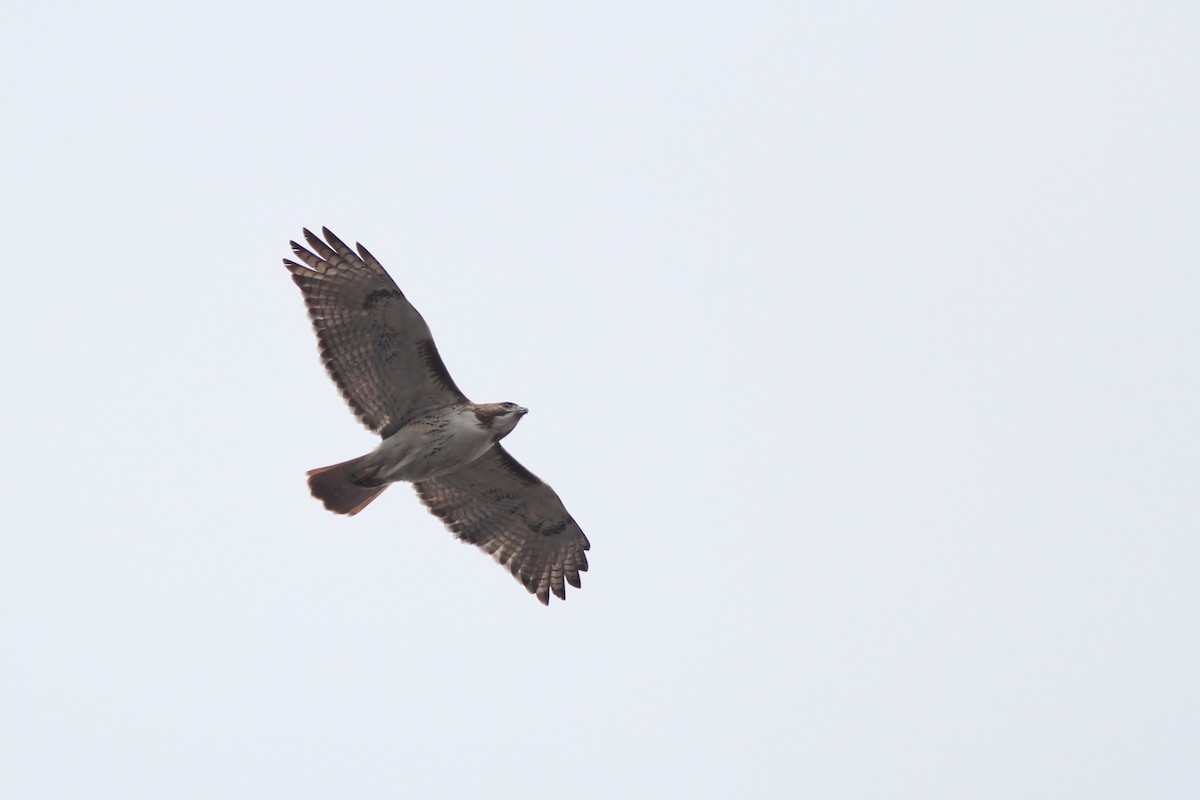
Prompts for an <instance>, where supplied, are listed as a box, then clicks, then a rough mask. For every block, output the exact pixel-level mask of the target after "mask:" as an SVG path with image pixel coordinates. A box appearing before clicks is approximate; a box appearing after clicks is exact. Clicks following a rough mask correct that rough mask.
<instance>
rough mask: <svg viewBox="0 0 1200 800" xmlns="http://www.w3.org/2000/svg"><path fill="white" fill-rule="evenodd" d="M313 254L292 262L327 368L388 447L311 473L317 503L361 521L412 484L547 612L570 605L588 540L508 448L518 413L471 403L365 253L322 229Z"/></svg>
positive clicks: (299, 253)
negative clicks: (392, 489)
mask: <svg viewBox="0 0 1200 800" xmlns="http://www.w3.org/2000/svg"><path fill="white" fill-rule="evenodd" d="M322 233H324V235H325V240H324V241H322V240H321V238H320V237H318V236H316V235H314V234H313V233H311V232H310V231H308V230H307V229H306V230H305V231H304V238H305V240H306V241H307V242H308V246H309V247H311V248H312V251H313V252H310V251H309V250H307V249H305V248H304V247H302V246H300V245H299V244H297V243H296V242H292V243H291V245H292V252H294V253H295V254H296V257H297V258H299V259H300V261H302V262H304V263H303V264H297V263H296V262H294V261H290V260H288V259H284V261H283V263H284V264H285V265H286V266H287V268H288V270H289V271H290V272H291V273H292V280H294V281H295V282H296V285H297V286H299V287H300V291H301V292H303V293H304V302H305V305H307V306H308V314H309V317H311V318H312V323H313V327H314V328H315V329H316V332H317V339H318V341H319V343H320V348H321V360H322V361H324V362H325V368H326V369H327V370H328V371H329V375H330V377H331V378H333V381H334V383H336V384H337V386H338V388H339V389H340V390H341V392H342V397H344V398H345V399H346V402H347V403H349V404H350V408H351V409H352V410H353V411H354V413H355V414H356V415H357V416H358V418H359V420H360V421H361V422H362V423H363V424H364V425H366V426H367V427H368V428H370V429H371V430H372V431H374V432H376V433H378V434H379V435H380V436H381V437H383V441H382V442H381V443H380V445H379V446H378V447H376V448H375V449H374V450H373V451H371V452H370V453H367V454H366V455H365V456H360V457H358V458H354V459H351V460H350V461H346V462H343V463H341V464H334V465H333V466H331V467H321V468H320V469H314V470H311V471H310V472H309V473H308V475H309V478H308V485H309V487H310V488H311V489H312V493H313V496H315V497H317V498H318V499H320V500H321V501H322V502H323V503H324V504H325V507H326V508H328V509H329V510H330V511H334V512H336V513H338V514H357V513H358V512H359V511H362V510H363V508H365V507H366V506H367V504H368V503H370V502H371V501H372V500H374V499H375V498H376V497H378V496H379V494H380V493H381V492H382V491H383V490H384V489H386V488H387V487H388V485H389V484H391V483H395V482H396V481H409V482H411V483H412V484H413V486H414V488H416V490H417V495H418V496H420V498H421V502H423V503H424V504H425V505H426V507H427V508H429V510H430V511H432V512H433V513H434V514H435V515H437V516H438V517H440V518H441V520H442V522H444V523H445V524H446V527H448V528H449V529H450V530H451V531H452V532H453V533H454V535H455V536H457V537H458V538H459V539H461V540H462V541H464V542H469V543H471V544H474V545H477V546H478V547H479V548H481V549H482V550H484V551H485V552H488V553H490V554H491V555H492V556H493V557H494V558H495V559H496V560H497V561H498V562H500V563H501V564H502V565H504V566H505V567H507V568H508V569H509V571H510V572H512V574H513V576H514V577H515V578H516V579H517V580H519V581H520V582H521V583H522V584H524V585H525V588H526V589H528V590H529V591H530V592H531V593H533V594H536V595H537V597H538V599H539V600H541V601H542V602H543V603H545V604H547V605H548V604H549V602H550V593H551V592H553V593H554V594H555V595H557V596H558V597H559V598H562V599H565V598H566V593H567V590H566V584H568V583H569V584H571V585H572V586H574V587H576V588H579V573H581V572H585V571H586V570H587V568H588V563H587V555H586V553H585V551H586V550H588V549H589V548H590V545H589V544H588V540H587V537H586V536H584V535H583V531H581V530H580V529H579V526H578V525H577V524H576V523H575V520H573V519H572V518H571V515H570V514H568V513H567V509H566V508H565V507H564V506H563V503H562V501H561V500H559V499H558V495H557V494H555V493H554V490H553V489H551V488H550V487H549V486H547V485H546V484H545V483H542V481H540V480H539V479H538V478H537V476H536V475H534V474H533V473H532V472H530V471H529V470H527V469H525V468H524V467H522V466H521V465H520V464H519V463H518V462H517V460H516V459H515V458H513V457H512V456H511V455H509V454H508V451H507V450H505V449H504V448H503V447H501V446H500V440H501V439H503V438H504V437H505V436H507V435H508V434H509V433H511V432H512V430H513V428H515V427H516V425H517V423H518V422H519V421H520V419H521V417H523V416H524V415H525V413H526V409H524V408H522V407H521V406H519V405H516V404H515V403H483V404H477V403H472V402H471V401H470V400H468V399H467V398H466V396H464V395H463V393H462V392H460V391H459V389H458V387H457V386H455V385H454V380H453V379H452V378H451V377H450V373H449V372H447V371H446V365H445V364H443V363H442V359H441V356H439V355H438V351H437V347H436V346H435V345H434V343H433V337H432V336H431V335H430V333H429V326H428V325H426V324H425V320H424V319H422V318H421V315H420V314H419V313H417V310H416V309H415V308H413V307H412V304H410V303H409V302H408V300H407V299H406V298H405V297H404V294H403V292H401V291H400V289H399V288H398V287H397V286H396V284H395V282H394V281H392V279H391V278H390V277H388V274H387V273H386V272H385V271H384V269H383V267H382V266H381V265H380V264H379V262H378V261H377V260H376V259H375V257H374V256H372V255H371V254H370V253H369V252H367V249H366V248H365V247H363V246H362V245H361V244H360V245H357V247H358V252H357V253H355V252H354V251H353V250H351V249H350V248H349V247H347V246H346V245H345V244H344V243H343V242H342V241H341V240H340V239H338V238H337V237H336V236H334V235H333V234H332V233H330V232H329V229H328V228H323V229H322Z"/></svg>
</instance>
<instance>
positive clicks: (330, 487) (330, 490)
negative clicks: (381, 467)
mask: <svg viewBox="0 0 1200 800" xmlns="http://www.w3.org/2000/svg"><path fill="white" fill-rule="evenodd" d="M361 466H362V459H361V458H353V459H351V460H349V461H343V462H342V463H341V464H334V465H333V466H329V467H319V468H317V469H310V470H309V471H308V488H309V489H311V490H312V494H313V497H315V498H317V499H318V500H320V501H321V502H322V503H324V504H325V507H326V508H328V509H329V510H330V511H332V512H334V513H335V514H348V515H350V516H353V515H355V514H357V513H358V512H360V511H362V510H363V509H364V508H366V507H367V505H368V504H370V502H371V501H372V500H374V499H375V498H376V497H379V495H380V494H381V493H382V492H383V490H384V489H386V488H387V487H388V484H386V483H385V484H382V485H380V486H363V485H361V484H359V483H355V482H354V478H355V477H356V475H357V473H359V472H362V471H365V470H362V469H361ZM368 469H369V468H368ZM373 471H374V470H372V472H373ZM357 476H358V477H359V478H361V477H362V476H361V475H357Z"/></svg>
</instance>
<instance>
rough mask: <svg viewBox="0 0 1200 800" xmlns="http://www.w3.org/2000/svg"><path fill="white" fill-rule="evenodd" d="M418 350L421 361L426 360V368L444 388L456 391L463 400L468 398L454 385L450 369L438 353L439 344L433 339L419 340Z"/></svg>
mask: <svg viewBox="0 0 1200 800" xmlns="http://www.w3.org/2000/svg"><path fill="white" fill-rule="evenodd" d="M417 352H418V353H420V355H421V361H422V362H424V364H425V368H426V369H427V370H429V374H430V375H432V376H433V379H434V380H436V381H437V382H438V383H440V384H441V385H442V388H443V389H446V390H448V391H451V392H454V393H455V394H456V395H458V396H459V397H460V398H462V399H463V400H466V399H467V398H466V395H464V394H463V393H462V392H461V391H460V390H459V388H458V387H457V386H455V385H454V379H453V378H451V377H450V371H449V370H447V369H446V364H445V362H443V361H442V357H441V355H439V354H438V349H437V345H435V344H434V343H433V340H432V339H422V340H421V341H419V342H417Z"/></svg>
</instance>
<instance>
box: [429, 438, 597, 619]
mask: <svg viewBox="0 0 1200 800" xmlns="http://www.w3.org/2000/svg"><path fill="white" fill-rule="evenodd" d="M414 486H415V488H416V490H417V494H418V495H420V497H421V502H423V503H424V504H425V505H426V507H428V508H429V510H430V511H432V512H433V513H434V514H436V515H437V516H438V517H440V518H441V519H442V521H443V522H445V523H446V526H447V527H448V528H450V530H451V531H453V532H454V535H455V536H457V537H458V538H459V539H461V540H463V541H464V542H470V543H471V544H474V545H478V546H479V547H480V548H481V549H482V550H484V551H486V552H488V553H491V554H492V557H493V558H495V559H496V560H497V561H499V562H500V563H501V564H503V565H504V566H506V567H508V569H509V571H510V572H512V574H513V576H514V577H515V578H516V579H517V580H519V581H520V582H521V583H523V584H525V588H526V589H528V590H529V591H530V592H531V593H532V594H536V595H537V597H538V599H539V600H541V601H542V602H543V603H546V604H549V602H550V592H552V591H553V592H554V594H555V595H556V596H557V597H559V598H561V599H565V598H566V595H567V589H566V586H565V585H564V583H563V582H564V580H565V581H566V583H569V584H571V585H572V586H574V587H575V588H576V589H578V588H579V573H581V572H586V571H587V568H588V563H587V555H586V553H585V552H584V551H586V550H588V549H589V548H590V547H591V545H590V544H589V543H588V540H587V537H586V536H584V535H583V531H581V530H580V529H579V526H578V525H577V524H576V523H575V520H573V519H571V515H570V514H568V513H567V509H566V508H565V507H564V506H563V503H562V500H559V499H558V495H557V494H555V493H554V490H553V489H551V488H550V487H549V486H547V485H546V484H544V483H542V481H541V480H539V479H538V477H537V476H536V475H534V474H533V473H532V472H530V471H529V470H527V469H525V468H524V467H522V466H521V465H520V464H519V463H518V462H517V460H516V459H515V458H513V457H512V456H511V455H509V454H508V451H507V450H505V449H504V448H503V447H501V446H500V445H499V444H497V445H496V446H495V447H493V448H492V449H491V450H489V451H487V452H486V453H484V454H483V455H482V456H480V457H479V458H478V459H476V460H475V461H472V462H471V463H470V464H468V465H466V466H464V467H462V468H461V469H458V470H456V471H454V472H452V473H450V474H448V475H443V476H441V477H439V478H433V479H431V480H427V481H421V482H420V483H417V484H414Z"/></svg>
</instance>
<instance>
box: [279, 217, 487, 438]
mask: <svg viewBox="0 0 1200 800" xmlns="http://www.w3.org/2000/svg"><path fill="white" fill-rule="evenodd" d="M321 232H322V233H324V234H325V241H321V239H320V238H319V237H318V236H315V235H314V234H313V233H312V232H310V231H309V230H308V229H307V228H306V229H305V231H304V238H305V239H306V240H307V241H308V245H309V247H311V248H312V249H313V250H314V251H315V253H313V252H309V251H308V250H306V249H305V248H303V247H301V246H300V245H298V244H296V243H295V242H292V243H291V244H292V252H294V253H295V254H296V257H297V258H299V259H300V260H301V261H303V262H304V264H305V265H307V266H302V265H300V264H297V263H296V262H294V261H289V260H288V259H286V258H285V259H284V260H283V263H284V264H285V265H287V268H288V270H289V271H290V272H291V273H292V280H294V281H295V282H296V285H297V286H299V287H300V290H301V291H302V292H303V293H304V302H305V305H307V306H308V315H309V317H311V318H312V323H313V327H314V328H315V329H316V331H317V339H318V340H319V341H320V346H321V360H322V361H324V362H325V368H326V369H327V370H329V375H330V377H331V378H333V381H334V383H336V384H337V386H338V389H340V390H341V392H342V397H344V398H346V402H347V403H349V404H350V408H351V409H353V410H354V413H355V414H356V415H357V416H358V418H359V420H361V421H362V423H363V424H364V425H366V426H367V427H368V428H370V429H371V430H373V431H375V432H376V433H378V434H379V435H380V436H382V437H384V438H385V439H386V438H387V437H388V436H391V435H392V434H393V433H395V432H396V431H398V430H400V428H402V427H404V425H405V423H407V422H409V421H411V420H412V419H415V418H416V417H419V416H421V414H422V413H424V412H426V411H431V410H434V409H439V408H444V407H446V406H449V405H453V404H454V403H459V402H463V401H465V400H466V399H467V398H466V397H464V396H463V393H462V392H460V391H459V389H458V387H457V386H455V385H454V380H453V379H452V378H451V377H450V373H449V372H447V371H446V365H445V364H443V363H442V357H441V356H440V355H438V351H437V347H436V346H435V345H434V343H433V336H432V335H431V334H430V333H429V326H428V325H426V324H425V320H424V319H422V318H421V315H420V314H419V313H417V310H416V309H415V308H413V307H412V304H411V303H409V302H408V300H407V299H406V298H405V297H404V293H403V292H401V291H400V289H399V288H398V287H397V286H396V284H395V282H394V281H392V279H391V278H390V277H388V274H387V273H386V272H384V271H383V267H382V266H380V264H379V262H378V261H376V260H375V257H374V256H372V255H371V254H370V253H369V252H367V248H365V247H363V246H362V245H361V244H360V245H358V253H355V252H354V251H353V250H351V249H350V248H349V247H347V246H346V245H345V244H344V243H343V242H342V241H341V240H340V239H338V238H337V237H336V236H334V235H333V234H332V233H330V232H329V229H328V228H322V229H321ZM326 242H328V244H326Z"/></svg>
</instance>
